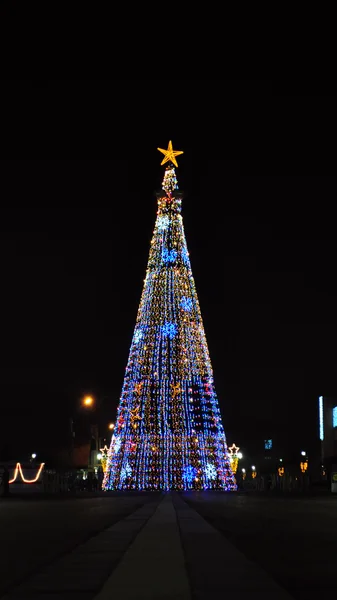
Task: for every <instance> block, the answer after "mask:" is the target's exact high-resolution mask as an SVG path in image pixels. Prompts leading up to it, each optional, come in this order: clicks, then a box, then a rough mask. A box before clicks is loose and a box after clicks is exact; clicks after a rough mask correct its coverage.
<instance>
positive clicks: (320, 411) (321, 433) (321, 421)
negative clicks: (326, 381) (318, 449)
mask: <svg viewBox="0 0 337 600" xmlns="http://www.w3.org/2000/svg"><path fill="white" fill-rule="evenodd" d="M318 415H319V439H320V440H322V441H323V440H324V419H323V396H320V397H319V398H318Z"/></svg>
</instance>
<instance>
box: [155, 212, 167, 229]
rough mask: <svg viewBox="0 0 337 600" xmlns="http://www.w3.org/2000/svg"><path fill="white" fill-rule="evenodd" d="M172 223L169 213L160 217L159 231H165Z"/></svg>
mask: <svg viewBox="0 0 337 600" xmlns="http://www.w3.org/2000/svg"><path fill="white" fill-rule="evenodd" d="M169 224H170V219H169V217H168V216H167V215H163V216H162V217H158V221H157V226H158V231H165V229H167V228H168V226H169Z"/></svg>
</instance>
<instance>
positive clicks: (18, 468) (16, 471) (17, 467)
mask: <svg viewBox="0 0 337 600" xmlns="http://www.w3.org/2000/svg"><path fill="white" fill-rule="evenodd" d="M44 465H45V463H41V464H40V466H39V468H38V471H37V474H36V476H35V477H34V479H26V478H25V477H24V474H23V472H22V467H21V463H19V462H18V463H16V465H15V469H14V477H13V479H10V480H9V483H14V482H15V481H16V478H17V476H18V474H20V477H21V479H22V481H23V483H36V482H37V480H38V479H39V477H40V475H41V473H42V469H43V467H44Z"/></svg>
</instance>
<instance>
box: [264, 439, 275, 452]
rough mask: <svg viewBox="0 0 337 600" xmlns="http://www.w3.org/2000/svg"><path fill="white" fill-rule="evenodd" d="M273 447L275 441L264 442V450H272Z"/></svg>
mask: <svg viewBox="0 0 337 600" xmlns="http://www.w3.org/2000/svg"><path fill="white" fill-rule="evenodd" d="M272 447H273V440H264V449H265V450H271V449H272Z"/></svg>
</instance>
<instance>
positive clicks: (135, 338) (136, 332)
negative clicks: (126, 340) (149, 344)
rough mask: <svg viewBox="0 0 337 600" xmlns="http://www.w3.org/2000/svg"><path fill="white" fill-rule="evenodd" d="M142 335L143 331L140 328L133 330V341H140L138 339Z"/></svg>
mask: <svg viewBox="0 0 337 600" xmlns="http://www.w3.org/2000/svg"><path fill="white" fill-rule="evenodd" d="M142 337H143V332H142V330H141V329H137V331H135V335H134V341H135V343H136V344H138V342H140V340H141V339H142Z"/></svg>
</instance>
